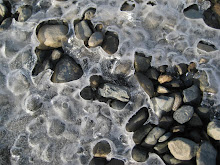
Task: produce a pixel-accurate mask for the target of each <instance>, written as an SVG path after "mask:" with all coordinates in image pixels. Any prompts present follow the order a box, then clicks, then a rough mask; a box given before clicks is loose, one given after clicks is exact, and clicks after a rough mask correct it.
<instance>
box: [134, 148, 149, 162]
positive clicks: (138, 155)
mask: <svg viewBox="0 0 220 165" xmlns="http://www.w3.org/2000/svg"><path fill="white" fill-rule="evenodd" d="M131 155H132V158H133V159H134V160H135V161H137V162H145V161H146V160H147V158H148V153H147V152H146V151H145V149H143V148H142V147H139V146H134V148H133V149H132V153H131Z"/></svg>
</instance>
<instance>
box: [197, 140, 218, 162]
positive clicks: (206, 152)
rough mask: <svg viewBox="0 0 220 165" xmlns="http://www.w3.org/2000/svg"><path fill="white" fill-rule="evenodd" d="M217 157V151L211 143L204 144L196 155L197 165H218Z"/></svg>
mask: <svg viewBox="0 0 220 165" xmlns="http://www.w3.org/2000/svg"><path fill="white" fill-rule="evenodd" d="M216 156H217V151H216V149H215V148H214V147H213V146H212V145H211V144H210V143H209V142H204V143H202V145H201V146H200V148H199V150H198V152H197V154H196V164H197V165H216Z"/></svg>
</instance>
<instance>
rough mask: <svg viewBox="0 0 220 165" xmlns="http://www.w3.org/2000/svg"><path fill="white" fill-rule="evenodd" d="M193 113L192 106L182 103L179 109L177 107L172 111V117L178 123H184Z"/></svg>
mask: <svg viewBox="0 0 220 165" xmlns="http://www.w3.org/2000/svg"><path fill="white" fill-rule="evenodd" d="M193 113H194V109H193V107H192V106H189V105H183V106H182V107H180V108H179V109H177V110H176V111H175V112H174V114H173V118H174V120H176V121H177V122H178V123H180V124H184V123H186V122H188V121H189V120H190V119H191V118H192V116H193Z"/></svg>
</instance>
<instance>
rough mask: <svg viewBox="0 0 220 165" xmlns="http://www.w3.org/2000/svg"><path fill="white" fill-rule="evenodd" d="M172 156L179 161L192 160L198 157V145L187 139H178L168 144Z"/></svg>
mask: <svg viewBox="0 0 220 165" xmlns="http://www.w3.org/2000/svg"><path fill="white" fill-rule="evenodd" d="M168 148H169V150H170V152H171V154H172V155H173V156H174V157H175V158H176V159H179V160H190V159H192V158H193V157H194V156H196V152H197V150H198V148H199V147H198V145H197V144H196V143H195V142H193V141H191V140H189V139H186V138H182V137H177V138H174V139H173V140H171V141H170V142H169V143H168Z"/></svg>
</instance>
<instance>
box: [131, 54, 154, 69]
mask: <svg viewBox="0 0 220 165" xmlns="http://www.w3.org/2000/svg"><path fill="white" fill-rule="evenodd" d="M151 59H152V57H145V55H144V54H142V53H137V52H136V53H135V59H134V67H135V71H136V72H146V71H147V70H148V68H149V67H150V65H151Z"/></svg>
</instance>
